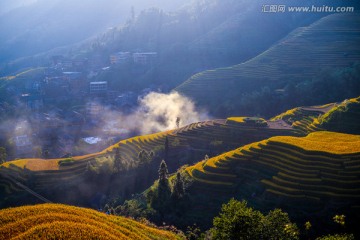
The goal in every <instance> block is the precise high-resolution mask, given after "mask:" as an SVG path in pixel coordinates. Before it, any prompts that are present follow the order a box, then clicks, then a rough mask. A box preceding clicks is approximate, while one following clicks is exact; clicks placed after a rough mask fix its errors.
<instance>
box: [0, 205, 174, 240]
mask: <svg viewBox="0 0 360 240" xmlns="http://www.w3.org/2000/svg"><path fill="white" fill-rule="evenodd" d="M0 239H59V240H61V239H64V240H65V239H66V240H69V239H141V240H143V239H149V240H150V239H151V240H152V239H159V240H160V239H180V237H179V236H176V235H175V234H173V233H171V232H167V231H162V230H159V229H155V228H152V227H149V226H146V225H143V224H140V223H138V222H136V221H134V220H131V219H127V218H124V217H117V216H110V215H106V214H104V213H100V212H97V211H95V210H91V209H86V208H79V207H72V206H67V205H60V204H40V205H35V206H24V207H17V208H9V209H3V210H0Z"/></svg>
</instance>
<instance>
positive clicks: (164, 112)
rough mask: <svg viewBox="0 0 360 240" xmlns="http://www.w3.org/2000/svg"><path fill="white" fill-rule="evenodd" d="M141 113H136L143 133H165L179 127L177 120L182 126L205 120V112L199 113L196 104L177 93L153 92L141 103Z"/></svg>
mask: <svg viewBox="0 0 360 240" xmlns="http://www.w3.org/2000/svg"><path fill="white" fill-rule="evenodd" d="M140 106H141V107H140V111H138V112H137V113H136V119H138V120H139V123H138V126H139V128H140V129H141V132H142V133H144V134H146V133H150V132H158V131H164V130H168V129H174V128H176V127H177V124H176V119H177V118H179V120H180V125H182V126H183V125H186V124H190V123H193V122H198V121H201V120H204V119H205V118H206V117H207V114H206V113H205V112H198V111H197V110H196V108H195V104H194V103H193V102H192V101H191V100H190V99H189V98H187V97H184V96H182V95H180V94H179V93H177V92H172V93H170V94H163V93H156V92H151V93H149V94H148V95H146V96H145V97H144V98H143V99H141V101H140Z"/></svg>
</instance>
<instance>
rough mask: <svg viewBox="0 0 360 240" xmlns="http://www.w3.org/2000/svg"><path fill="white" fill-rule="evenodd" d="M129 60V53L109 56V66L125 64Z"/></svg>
mask: <svg viewBox="0 0 360 240" xmlns="http://www.w3.org/2000/svg"><path fill="white" fill-rule="evenodd" d="M130 60H131V53H130V52H117V53H114V54H111V55H110V63H111V64H121V63H126V62H129V61H130Z"/></svg>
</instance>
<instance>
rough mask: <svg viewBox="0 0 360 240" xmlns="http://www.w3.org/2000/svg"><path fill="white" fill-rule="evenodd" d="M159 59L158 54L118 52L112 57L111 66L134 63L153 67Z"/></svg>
mask: <svg viewBox="0 0 360 240" xmlns="http://www.w3.org/2000/svg"><path fill="white" fill-rule="evenodd" d="M156 59H157V52H135V53H131V52H116V53H113V54H111V55H110V63H111V64H122V63H127V62H131V61H132V62H133V63H135V64H141V65H152V64H154V62H155V61H156Z"/></svg>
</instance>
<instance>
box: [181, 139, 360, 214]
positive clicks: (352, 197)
mask: <svg viewBox="0 0 360 240" xmlns="http://www.w3.org/2000/svg"><path fill="white" fill-rule="evenodd" d="M186 172H187V173H188V174H189V175H190V176H191V177H192V179H193V180H194V182H195V183H194V184H193V185H194V189H196V191H201V194H208V192H210V191H215V192H217V191H221V192H223V193H224V194H226V193H228V194H229V195H232V194H234V192H236V194H235V195H237V194H239V195H240V196H242V197H243V198H246V199H251V201H254V202H257V203H259V204H264V202H270V203H272V204H273V205H274V204H275V203H276V204H279V202H280V203H281V204H282V206H284V205H285V206H286V205H287V204H290V205H291V204H293V203H294V201H297V202H299V203H302V204H301V206H304V205H306V204H305V203H311V204H310V205H309V206H313V207H316V206H319V205H322V206H323V205H326V203H329V204H330V206H328V207H329V208H331V204H337V206H351V205H354V206H356V205H359V204H358V203H359V202H360V136H358V135H349V134H341V133H334V132H314V133H311V134H309V135H308V136H306V137H285V136H277V137H272V138H270V139H267V140H263V141H260V142H256V143H252V144H249V145H246V146H244V147H241V148H238V149H236V150H234V151H230V152H227V153H225V154H222V155H219V156H217V157H214V158H210V159H209V160H204V161H202V162H200V163H198V164H196V165H194V166H191V167H188V168H187V169H186ZM229 187H230V188H229ZM235 189H237V190H235ZM211 194H212V193H209V195H211ZM295 208H296V207H295ZM313 210H314V209H313V208H311V210H310V211H313Z"/></svg>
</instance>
